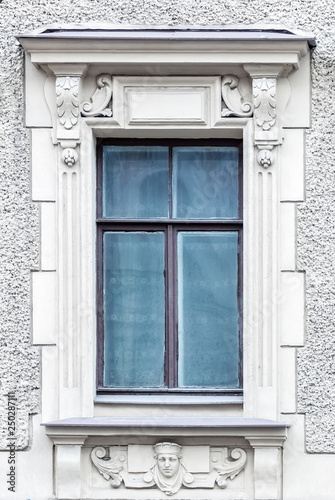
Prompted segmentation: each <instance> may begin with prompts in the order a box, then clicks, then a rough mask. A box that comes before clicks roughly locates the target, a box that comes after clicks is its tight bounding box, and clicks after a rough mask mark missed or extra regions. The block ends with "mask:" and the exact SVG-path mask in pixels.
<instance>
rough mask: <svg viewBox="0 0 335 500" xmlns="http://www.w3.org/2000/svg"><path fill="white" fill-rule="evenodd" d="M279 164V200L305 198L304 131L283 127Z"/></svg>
mask: <svg viewBox="0 0 335 500" xmlns="http://www.w3.org/2000/svg"><path fill="white" fill-rule="evenodd" d="M283 132H284V142H283V147H282V153H281V164H280V199H281V201H303V200H304V199H305V131H304V130H300V129H296V130H294V129H284V131H283Z"/></svg>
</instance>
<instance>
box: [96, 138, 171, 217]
mask: <svg viewBox="0 0 335 500" xmlns="http://www.w3.org/2000/svg"><path fill="white" fill-rule="evenodd" d="M168 190H169V148H168V147H163V146H106V147H104V152H103V217H108V218H114V219H115V218H118V219H121V218H131V219H136V218H148V217H167V216H168V209H169V191H168Z"/></svg>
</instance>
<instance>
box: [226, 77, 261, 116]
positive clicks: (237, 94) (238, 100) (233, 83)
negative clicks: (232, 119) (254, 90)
mask: <svg viewBox="0 0 335 500" xmlns="http://www.w3.org/2000/svg"><path fill="white" fill-rule="evenodd" d="M239 82H240V80H239V78H238V77H237V76H234V75H226V76H224V77H223V78H222V83H221V93H222V100H223V103H224V105H225V107H223V108H222V110H221V116H222V117H226V116H236V117H248V116H252V113H253V104H252V103H251V102H248V101H246V100H245V98H244V96H243V95H242V94H241V91H240V88H239Z"/></svg>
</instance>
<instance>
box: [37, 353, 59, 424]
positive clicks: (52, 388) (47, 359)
mask: <svg viewBox="0 0 335 500" xmlns="http://www.w3.org/2000/svg"><path fill="white" fill-rule="evenodd" d="M41 358H42V361H41V364H42V380H43V384H42V398H41V399H42V421H43V422H50V421H52V420H54V419H56V418H58V397H59V396H58V392H59V385H58V381H57V377H56V376H55V374H56V373H57V368H58V349H57V346H55V345H54V346H51V345H50V346H43V347H42V350H41Z"/></svg>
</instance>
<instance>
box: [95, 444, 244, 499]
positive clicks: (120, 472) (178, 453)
mask: <svg viewBox="0 0 335 500" xmlns="http://www.w3.org/2000/svg"><path fill="white" fill-rule="evenodd" d="M225 450H226V451H228V450H227V449H226V448H225ZM230 457H231V458H229V457H228V453H227V457H226V458H221V460H220V461H214V460H213V464H212V470H211V471H210V472H209V473H207V474H199V473H197V474H195V473H193V474H192V473H191V472H189V471H188V470H187V469H186V467H185V464H184V463H183V457H182V447H181V446H180V445H178V444H176V443H168V442H163V443H158V444H156V445H155V446H153V464H152V466H151V467H150V469H149V470H148V471H147V472H146V473H144V474H143V473H142V474H138V473H129V472H128V471H127V470H126V468H127V465H126V464H127V461H126V455H125V453H123V452H114V453H112V455H110V448H109V447H104V446H97V447H95V448H94V449H93V450H92V452H91V459H92V462H93V464H94V465H95V466H96V468H97V469H98V471H99V472H100V474H102V476H103V477H104V479H106V480H109V481H110V484H111V486H112V487H113V488H118V487H119V486H121V484H122V483H123V484H124V486H125V487H126V488H152V487H157V488H158V489H160V490H161V491H162V492H164V493H165V494H166V495H168V496H171V495H174V494H175V493H177V492H178V491H179V490H180V488H182V487H185V488H214V486H215V484H217V485H218V486H219V488H226V487H227V486H228V483H227V479H228V478H230V479H231V480H233V479H234V478H235V477H236V476H237V475H238V474H239V472H241V471H242V470H243V469H244V467H245V464H246V457H247V456H246V452H245V451H244V450H242V449H241V448H234V449H233V450H231V452H230Z"/></svg>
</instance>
